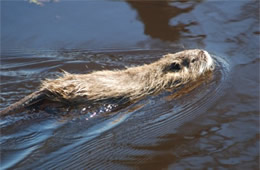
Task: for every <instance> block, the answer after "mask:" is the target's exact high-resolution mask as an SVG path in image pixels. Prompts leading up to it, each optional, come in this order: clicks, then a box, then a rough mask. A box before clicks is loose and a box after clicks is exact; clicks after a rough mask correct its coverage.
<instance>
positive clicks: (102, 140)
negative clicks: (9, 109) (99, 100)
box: [0, 0, 260, 169]
mask: <svg viewBox="0 0 260 170" xmlns="http://www.w3.org/2000/svg"><path fill="white" fill-rule="evenodd" d="M40 2H41V3H39V1H32V3H29V2H26V1H1V69H0V76H1V83H0V88H1V97H0V101H1V104H0V107H1V109H3V108H5V107H6V106H8V105H9V104H11V103H13V102H15V101H17V100H19V99H20V98H22V97H24V96H26V95H28V94H30V93H31V92H33V91H35V90H36V89H37V88H38V86H39V84H40V81H41V80H43V79H45V78H55V77H56V76H57V74H59V69H60V68H61V69H64V70H66V71H68V72H71V73H88V72H91V71H93V70H102V69H123V68H125V67H128V66H137V65H142V64H144V63H151V62H153V61H156V60H157V59H159V58H160V57H161V56H162V55H164V54H166V53H169V52H176V51H180V50H183V49H191V48H202V49H206V50H207V51H208V52H209V53H210V54H211V55H212V56H213V57H214V59H215V60H216V64H217V67H216V70H215V71H214V73H213V75H212V76H210V77H207V78H206V79H202V80H201V79H200V80H198V81H197V82H195V83H194V84H191V85H190V86H189V87H183V88H181V89H178V90H168V91H165V92H161V93H159V94H155V95H153V96H148V97H147V98H144V99H142V100H140V101H138V102H136V103H133V104H131V105H127V106H124V107H120V108H119V109H118V110H116V111H113V112H111V108H113V107H115V108H116V107H119V106H116V105H110V104H107V105H105V106H100V107H98V108H91V109H89V110H88V109H85V107H80V108H77V109H75V110H74V111H73V113H70V114H68V113H67V111H65V110H64V112H61V113H58V114H55V115H53V114H48V113H45V112H43V111H40V112H38V113H33V114H28V113H26V112H23V113H20V114H17V115H15V116H7V117H5V118H2V119H1V120H0V128H1V139H0V147H1V169H258V168H259V110H260V109H259V61H260V60H259V34H260V30H259V2H258V1H242V0H241V1H196V2H195V1H192V2H189V1H188V2H185V1H182V2H177V1H160V2H157V1H140V2H139V1H98V2H96V1H57V0H56V1H48V0H47V1H40Z"/></svg>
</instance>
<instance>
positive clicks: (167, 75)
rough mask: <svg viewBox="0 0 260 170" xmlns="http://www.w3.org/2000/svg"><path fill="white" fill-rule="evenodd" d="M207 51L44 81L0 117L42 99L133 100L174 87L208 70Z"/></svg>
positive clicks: (71, 101) (211, 65) (211, 64)
mask: <svg viewBox="0 0 260 170" xmlns="http://www.w3.org/2000/svg"><path fill="white" fill-rule="evenodd" d="M213 69H214V62H213V59H212V58H211V56H210V55H209V54H208V52H206V51H204V50H199V49H194V50H185V51H182V52H178V53H175V54H167V55H165V56H163V57H162V58H161V59H159V60H158V61H156V62H154V63H151V64H145V65H143V66H137V67H130V68H127V69H125V70H113V71H109V70H104V71H95V72H92V73H89V74H70V73H68V72H65V71H64V74H63V76H61V77H59V78H57V79H54V80H53V79H48V80H44V81H43V82H42V84H41V87H40V89H39V90H38V91H36V92H34V93H32V94H30V95H29V96H26V97H25V98H23V99H21V100H20V101H18V102H16V103H14V104H12V105H10V106H9V107H7V108H6V109H4V110H2V111H1V112H0V115H1V116H4V115H9V114H13V113H16V112H18V111H22V110H24V109H26V108H28V107H30V106H32V105H35V104H37V103H39V102H40V101H42V100H48V101H51V102H59V103H64V104H73V105H74V104H80V103H84V104H88V103H95V102H101V101H104V100H111V99H113V100H117V99H127V100H129V101H133V100H136V99H139V98H141V97H143V96H147V95H149V94H152V93H156V92H159V91H161V90H163V89H167V88H175V87H178V86H180V85H183V84H186V83H188V82H189V81H193V80H195V79H196V78H198V77H199V76H201V75H202V74H204V73H206V72H208V71H212V70H213Z"/></svg>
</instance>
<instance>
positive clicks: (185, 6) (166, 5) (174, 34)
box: [127, 0, 199, 41]
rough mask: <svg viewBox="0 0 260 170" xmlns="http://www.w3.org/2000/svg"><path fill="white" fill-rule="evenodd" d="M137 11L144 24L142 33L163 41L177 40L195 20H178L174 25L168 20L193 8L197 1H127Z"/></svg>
mask: <svg viewBox="0 0 260 170" xmlns="http://www.w3.org/2000/svg"><path fill="white" fill-rule="evenodd" d="M127 2H128V4H129V5H130V6H131V7H132V8H133V9H135V10H136V11H137V13H138V19H139V20H140V21H142V23H143V24H144V33H145V34H146V35H148V36H150V37H151V38H159V39H161V40H163V41H177V40H179V39H180V37H181V34H182V32H189V29H188V27H189V26H191V25H196V22H193V21H190V22H188V23H182V22H178V23H177V24H175V25H174V26H172V25H171V24H170V21H171V20H172V19H173V18H175V17H177V16H179V15H181V14H185V13H189V12H190V11H192V10H193V9H194V7H195V6H196V4H197V3H199V1H197V2H184V1H183V2H172V1H131V0H130V1H127Z"/></svg>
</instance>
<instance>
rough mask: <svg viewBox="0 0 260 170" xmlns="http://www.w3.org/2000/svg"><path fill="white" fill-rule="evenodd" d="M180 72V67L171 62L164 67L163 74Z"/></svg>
mask: <svg viewBox="0 0 260 170" xmlns="http://www.w3.org/2000/svg"><path fill="white" fill-rule="evenodd" d="M179 70H181V65H180V64H179V63H177V62H173V63H171V64H170V65H168V66H166V67H165V68H164V70H163V72H178V71H179Z"/></svg>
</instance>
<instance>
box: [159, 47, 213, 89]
mask: <svg viewBox="0 0 260 170" xmlns="http://www.w3.org/2000/svg"><path fill="white" fill-rule="evenodd" d="M160 62H161V69H162V72H163V74H164V78H165V79H166V80H167V81H168V83H167V84H168V85H169V86H170V87H172V86H178V85H180V84H184V83H187V82H188V81H191V80H195V79H196V78H198V77H199V76H201V75H202V74H205V73H206V72H208V71H212V70H213V69H214V62H213V59H212V57H211V56H210V55H209V53H208V52H207V51H205V50H200V49H194V50H185V51H182V52H178V53H175V54H167V55H165V56H164V57H163V58H162V59H161V60H160Z"/></svg>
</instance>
